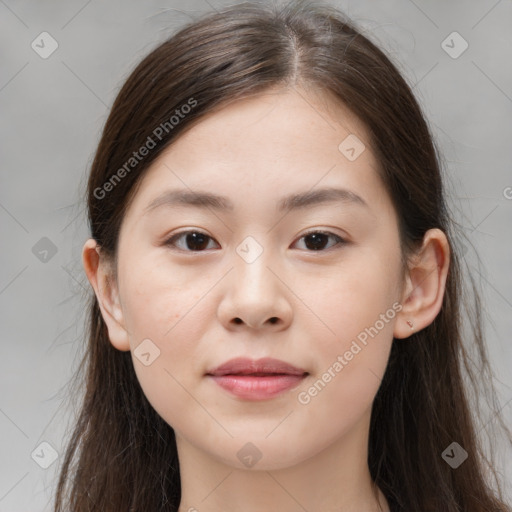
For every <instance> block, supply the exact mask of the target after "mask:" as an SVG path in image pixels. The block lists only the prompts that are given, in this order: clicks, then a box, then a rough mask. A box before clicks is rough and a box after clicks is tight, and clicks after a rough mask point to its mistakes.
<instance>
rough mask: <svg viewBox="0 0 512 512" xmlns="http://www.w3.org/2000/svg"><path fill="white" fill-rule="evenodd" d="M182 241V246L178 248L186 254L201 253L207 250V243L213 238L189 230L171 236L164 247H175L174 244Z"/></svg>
mask: <svg viewBox="0 0 512 512" xmlns="http://www.w3.org/2000/svg"><path fill="white" fill-rule="evenodd" d="M182 239H183V240H184V244H182V246H181V247H178V248H179V249H181V250H183V251H188V252H203V251H204V250H205V249H207V248H208V241H209V240H213V238H212V237H210V236H208V235H207V234H206V233H202V232H201V231H195V230H190V231H182V232H181V233H178V234H176V235H173V236H172V237H171V238H169V239H168V240H167V241H166V242H165V245H169V246H172V247H177V246H178V244H177V243H176V241H178V240H182ZM183 245H184V247H183Z"/></svg>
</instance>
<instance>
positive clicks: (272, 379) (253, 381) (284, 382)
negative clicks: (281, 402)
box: [210, 375, 306, 400]
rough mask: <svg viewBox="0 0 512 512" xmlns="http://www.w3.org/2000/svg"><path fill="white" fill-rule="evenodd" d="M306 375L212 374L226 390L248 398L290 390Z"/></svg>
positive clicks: (262, 397)
mask: <svg viewBox="0 0 512 512" xmlns="http://www.w3.org/2000/svg"><path fill="white" fill-rule="evenodd" d="M305 376H306V375H267V376H261V377H257V376H254V375H210V377H211V378H212V379H213V380H214V381H215V382H216V383H217V384H218V385H219V386H220V387H221V388H224V389H225V390H227V391H229V392H231V393H232V394H233V395H235V396H237V397H239V398H244V399H246V400H267V399H268V398H272V397H274V396H277V395H279V394H280V393H283V392H285V391H288V390H290V389H292V388H294V387H296V386H297V385H298V384H300V383H301V382H302V380H303V379H304V377H305Z"/></svg>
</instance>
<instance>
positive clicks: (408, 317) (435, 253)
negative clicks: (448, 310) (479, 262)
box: [393, 228, 450, 338]
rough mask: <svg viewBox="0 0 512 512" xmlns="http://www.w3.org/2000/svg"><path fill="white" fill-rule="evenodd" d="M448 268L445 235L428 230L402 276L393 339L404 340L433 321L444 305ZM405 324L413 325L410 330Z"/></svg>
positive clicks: (438, 230)
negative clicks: (401, 288)
mask: <svg viewBox="0 0 512 512" xmlns="http://www.w3.org/2000/svg"><path fill="white" fill-rule="evenodd" d="M449 266H450V246H449V244H448V240H447V238H446V235H445V234H444V232H443V231H442V230H440V229H437V228H435V229H429V230H428V231H427V232H426V233H425V236H424V237H423V244H422V246H421V248H420V250H419V251H418V252H417V253H416V254H415V255H414V256H413V258H412V261H411V263H410V264H409V267H408V270H407V274H406V276H405V286H404V287H403V295H402V300H401V304H402V309H401V311H400V312H399V314H398V315H397V320H396V323H395V328H394V332H393V336H394V337H395V338H407V337H408V336H410V335H411V334H413V333H414V332H417V331H420V330H421V329H423V328H424V327H427V326H428V325H430V324H431V323H432V322H433V321H434V319H435V317H436V316H437V314H438V313H439V311H440V310H441V306H442V304H443V297H444V291H445V286H446V277H447V275H448V268H449ZM407 321H409V322H411V323H412V324H413V326H414V327H413V328H412V329H411V326H410V325H408V324H407Z"/></svg>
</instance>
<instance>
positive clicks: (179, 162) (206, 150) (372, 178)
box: [133, 90, 380, 213]
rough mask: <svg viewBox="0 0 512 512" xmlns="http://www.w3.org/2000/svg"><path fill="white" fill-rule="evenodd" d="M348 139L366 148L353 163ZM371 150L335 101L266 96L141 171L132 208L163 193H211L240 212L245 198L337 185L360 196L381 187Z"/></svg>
mask: <svg viewBox="0 0 512 512" xmlns="http://www.w3.org/2000/svg"><path fill="white" fill-rule="evenodd" d="M351 137H356V138H357V140H359V141H361V143H362V144H364V146H362V147H363V148H364V149H363V150H361V147H358V148H356V149H357V150H358V151H361V153H360V154H359V156H357V158H356V159H352V160H351V159H349V158H347V156H346V155H345V154H344V153H343V152H342V150H341V149H340V147H342V148H343V144H344V141H346V140H349V141H351V140H352V139H351ZM369 144H370V141H369V138H368V135H367V131H366V129H365V127H364V125H363V124H362V123H361V122H360V121H359V119H358V118H357V117H356V116H355V115H353V114H352V113H351V111H350V110H349V109H347V108H346V107H344V106H343V105H342V104H340V103H339V102H335V101H334V99H333V98H332V97H329V96H327V95H325V94H317V93H311V92H306V91H304V90H286V91H282V90H275V91H269V92H266V93H263V94H260V95H258V96H255V97H251V98H246V99H243V100H237V101H235V102H232V103H231V104H228V105H227V106H224V107H222V108H220V109H218V110H217V111H215V112H212V113H209V114H207V115H205V116H203V117H202V118H201V119H200V120H199V121H198V122H197V123H196V124H195V125H194V126H193V127H191V128H190V129H189V130H187V131H186V132H185V133H184V134H183V135H181V136H180V137H179V138H178V139H177V140H176V141H174V142H173V143H172V145H171V146H170V147H168V148H167V149H166V150H165V151H164V152H163V153H162V154H161V155H159V157H158V158H157V159H156V161H155V162H154V163H153V164H152V166H151V167H150V168H149V169H148V170H147V171H146V175H145V177H144V178H143V180H142V184H141V186H140V188H139V191H138V193H137V195H136V197H135V198H134V205H133V207H134V208H135V209H137V210H138V211H139V213H140V212H141V211H142V210H144V209H146V208H147V207H148V205H149V204H150V203H151V202H154V201H155V199H156V198H157V196H158V195H161V193H162V192H164V189H174V190H176V189H182V190H188V191H189V192H192V191H195V190H201V191H205V190H209V191H210V192H212V193H215V194H216V195H221V196H228V197H232V198H234V200H235V201H236V202H237V203H239V206H243V203H244V202H247V200H248V199H249V196H248V195H251V196H254V197H259V198H260V199H263V198H265V199H267V198H268V197H270V196H272V197H273V196H274V195H275V196H276V198H277V197H280V198H281V197H283V196H285V195H287V196H289V195H290V193H292V192H297V193H299V192H305V191H307V190H313V189H314V188H323V187H334V186H337V187H340V186H343V188H346V189H349V190H352V191H353V192H354V193H356V194H358V195H359V196H362V197H363V196H364V195H368V192H369V189H370V188H372V187H373V188H375V187H376V186H380V183H379V178H378V174H377V170H376V169H377V163H376V161H375V158H374V156H373V154H372V152H371V150H370V147H369ZM340 145H341V146H340ZM357 189H358V190H359V191H360V192H361V193H359V192H357ZM235 206H236V204H235Z"/></svg>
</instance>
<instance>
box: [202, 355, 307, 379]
mask: <svg viewBox="0 0 512 512" xmlns="http://www.w3.org/2000/svg"><path fill="white" fill-rule="evenodd" d="M305 373H307V372H306V370H304V369H303V368H297V367H296V366H293V365H292V364H290V363H286V362H285V361H281V360H279V359H273V358H271V357H263V358H261V359H249V358H247V357H236V358H235V359H230V360H229V361H226V362H225V363H223V364H221V365H220V366H217V367H216V368H213V369H212V370H209V371H208V372H207V375H217V376H218V375H251V374H264V375H268V374H276V375H277V374H281V375H283V374H285V375H304V374H305Z"/></svg>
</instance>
